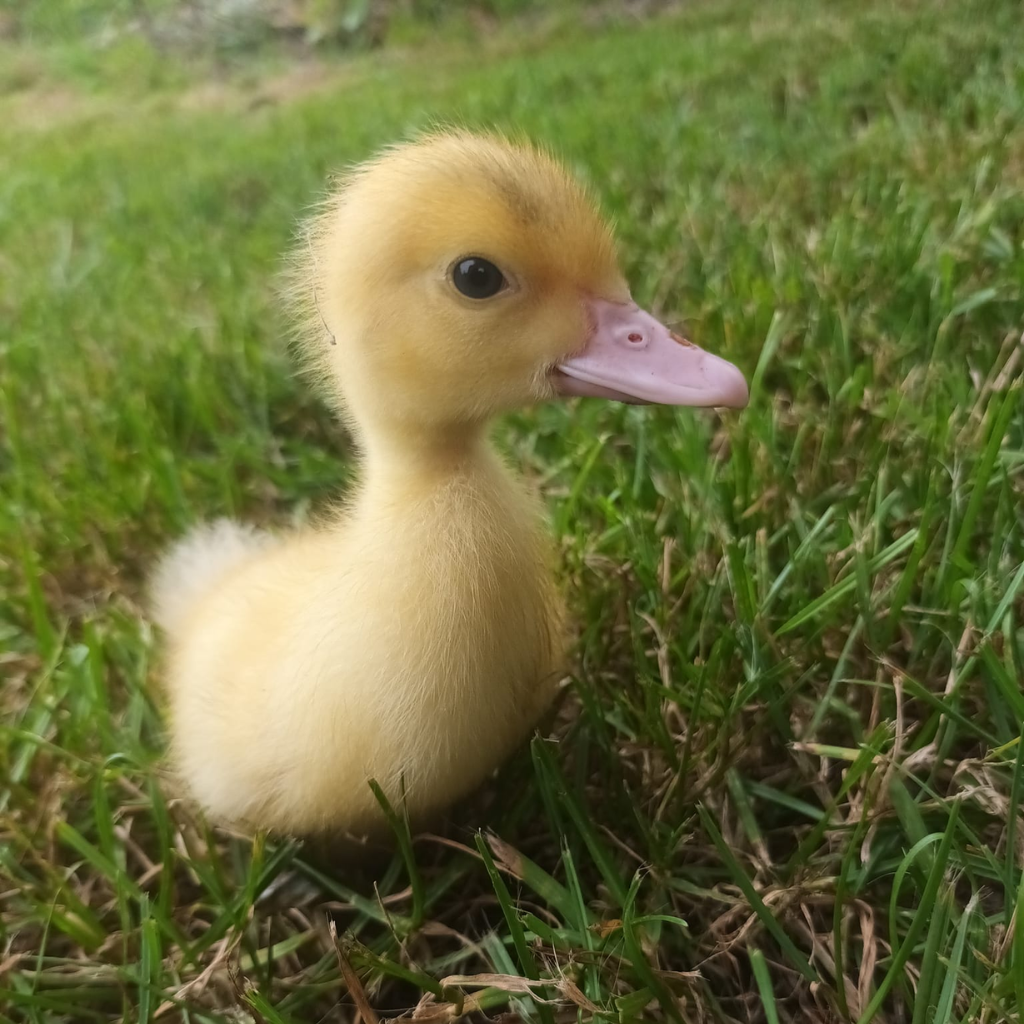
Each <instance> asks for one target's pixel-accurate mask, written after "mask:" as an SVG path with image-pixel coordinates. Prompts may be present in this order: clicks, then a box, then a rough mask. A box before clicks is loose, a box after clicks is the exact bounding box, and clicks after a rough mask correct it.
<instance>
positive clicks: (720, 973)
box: [0, 0, 1024, 1024]
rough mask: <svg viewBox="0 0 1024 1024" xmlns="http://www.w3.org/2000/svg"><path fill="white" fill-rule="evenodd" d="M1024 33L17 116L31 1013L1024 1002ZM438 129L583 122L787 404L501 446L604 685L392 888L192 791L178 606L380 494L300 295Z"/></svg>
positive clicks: (990, 20)
mask: <svg viewBox="0 0 1024 1024" xmlns="http://www.w3.org/2000/svg"><path fill="white" fill-rule="evenodd" d="M1018 38H1019V10H1018V8H1017V6H1016V4H1014V3H1010V2H1006V3H999V2H996V0H965V2H964V3H960V4H952V3H938V2H923V0H922V2H914V3H908V4H904V5H901V6H899V7H896V6H895V5H890V4H887V3H884V2H882V0H869V2H867V3H864V4H853V3H835V4H828V5H825V4H814V5H805V4H798V3H796V2H795V0H791V2H783V3H780V4H773V5H755V4H753V3H752V2H748V0H724V2H722V3H716V4H711V3H704V2H697V3H694V4H692V5H687V6H686V7H685V8H682V9H680V10H678V11H676V12H675V13H670V14H667V15H663V16H659V17H658V18H656V19H654V20H650V21H646V22H636V23H633V22H629V21H620V22H615V23H614V24H611V25H605V26H604V27H593V28H591V29H589V30H587V31H585V32H579V33H577V32H570V31H569V29H568V28H567V27H566V25H565V24H563V25H562V27H560V28H559V27H555V28H554V29H552V30H551V31H548V32H546V33H544V34H543V35H540V36H538V35H529V34H522V33H517V32H516V31H511V30H510V31H508V32H505V33H501V34H499V35H498V36H497V37H496V38H494V39H491V40H489V41H488V42H487V43H486V44H484V45H477V46H466V45H464V44H461V43H458V42H450V43H438V44H437V46H436V47H433V48H428V49H424V50H411V51H402V52H401V53H398V54H388V53H385V54H384V55H376V56H363V57H358V58H354V59H353V60H351V61H349V62H348V63H346V64H344V65H335V66H331V67H328V68H326V69H324V70H323V71H322V74H321V75H320V77H319V78H318V79H317V81H316V82H315V88H313V87H311V88H304V89H300V90H293V91H289V90H284V91H277V92H275V91H273V90H269V91H267V92H266V93H259V94H260V95H261V96H264V99H265V101H262V102H259V103H254V102H251V98H252V96H253V95H254V94H255V93H258V92H259V89H258V88H257V86H258V85H259V83H260V82H261V81H262V79H260V77H259V74H258V73H257V71H255V70H253V69H249V70H248V71H247V72H246V76H247V77H246V79H245V80H244V81H239V80H238V79H231V78H229V79H228V80H227V81H220V82H218V83H214V84H213V85H211V84H209V83H206V84H203V83H196V82H193V83H190V84H187V83H182V82H176V83H175V84H173V86H166V85H165V86H163V87H161V88H159V89H152V90H149V89H142V88H139V89H133V90H132V93H131V94H130V95H128V94H127V93H125V94H116V93H112V92H110V88H109V83H107V82H106V80H104V81H101V82H100V83H99V84H98V85H96V86H95V87H94V88H92V89H90V90H83V91H82V92H81V93H80V94H79V93H75V94H73V95H71V96H70V99H69V97H68V94H67V93H66V90H67V88H68V86H67V84H66V83H65V84H64V85H62V86H61V90H63V91H61V92H60V93H59V95H60V96H62V97H64V98H65V99H69V103H68V106H67V109H65V108H64V107H61V109H55V108H54V107H53V105H52V104H48V103H46V102H44V101H45V100H46V96H47V93H46V88H47V86H46V83H45V82H44V83H43V84H42V85H40V83H38V82H37V83H35V84H34V85H33V86H32V91H31V92H29V93H21V94H18V93H15V94H13V95H10V96H8V98H7V99H6V100H3V101H0V102H2V103H4V104H6V105H7V114H8V115H10V116H3V117H0V125H5V127H0V321H2V322H3V324H4V325H5V327H4V330H3V332H2V336H0V403H2V404H0V416H2V419H0V424H2V435H0V488H2V491H3V498H4V500H3V502H2V503H0V638H2V654H0V664H2V666H3V668H2V671H3V685H2V691H0V701H2V710H3V717H2V720H0V732H2V736H3V742H2V744H0V764H2V769H0V779H2V782H0V1007H3V1008H5V1009H0V1016H2V1014H3V1013H4V1012H6V1013H8V1014H10V1017H11V1019H14V1020H25V1021H35V1022H42V1021H52V1020H74V1021H90V1020H101V1021H102V1020H117V1019H126V1020H138V1021H142V1022H148V1021H152V1020H157V1019H163V1020H168V1019H182V1020H188V1021H196V1022H200V1021H201V1022H207V1021H210V1022H212V1021H228V1020H238V1019H240V1017H239V1015H240V1014H241V1015H242V1018H243V1019H251V1020H254V1021H266V1022H280V1021H288V1022H299V1021H320V1020H325V1019H331V1020H334V1019H338V1020H343V1019H354V1018H355V1015H356V1013H357V1009H358V1012H360V1013H361V1016H362V1019H363V1020H364V1021H371V1020H373V1018H374V1016H375V1015H378V1014H379V1015H380V1016H382V1017H383V1016H397V1015H399V1014H401V1013H403V1012H405V1013H407V1014H409V1013H411V1012H412V1008H413V1007H415V1006H417V1004H419V1006H420V1013H421V1017H420V1018H419V1019H423V1020H435V1021H440V1020H448V1019H452V1018H454V1017H455V1016H457V1015H458V1014H460V1013H464V1014H467V1015H469V1017H468V1019H477V1020H480V1019H485V1018H486V1019H505V1020H516V1019H524V1020H535V1021H542V1022H551V1021H563V1020H581V1021H586V1020H591V1019H593V1020H606V1021H623V1022H626V1021H641V1020H643V1021H659V1020H664V1021H686V1022H697V1021H701V1022H703V1021H708V1022H725V1021H767V1022H775V1021H848V1022H857V1024H867V1022H868V1021H876V1022H883V1021H884V1022H908V1024H932V1022H936V1024H948V1022H954V1021H957V1022H963V1024H968V1022H970V1024H973V1022H991V1024H996V1022H1004V1021H1005V1022H1012V1021H1018V1020H1020V1019H1021V1016H1020V1009H1019V1007H1020V1006H1021V1005H1024V928H1017V929H1016V930H1015V929H1014V921H1015V918H1016V919H1018V920H1019V915H1020V914H1021V913H1024V875H1022V870H1021V868H1022V864H1024V834H1022V832H1021V830H1020V828H1019V825H1020V822H1021V806H1022V801H1024V744H1022V743H1021V723H1022V720H1024V696H1022V688H1021V679H1022V678H1024V394H1022V373H1024V351H1022V344H1024V343H1022V330H1024V189H1022V186H1024V136H1022V134H1021V132H1020V128H1019V126H1020V125H1021V124H1022V123H1024V61H1022V58H1021V51H1020V47H1019V45H1017V40H1018ZM253 82H255V83H257V84H256V85H253ZM436 116H441V117H460V118H463V119H465V120H467V121H469V122H470V123H473V124H484V125H486V124H497V125H499V126H504V127H521V128H523V129H525V130H526V131H528V132H529V134H531V135H532V136H534V137H536V138H538V139H539V140H541V141H545V142H549V143H552V144H553V145H554V146H555V147H556V148H557V149H558V150H559V151H560V152H561V153H562V154H563V155H564V156H565V157H566V158H567V159H568V160H569V162H570V163H571V164H572V165H573V166H575V167H577V168H578V169H579V170H580V172H581V173H582V174H584V175H586V176H587V177H589V178H590V180H591V181H592V182H593V184H594V186H595V188H596V190H597V191H598V192H599V194H600V195H601V197H602V201H603V203H604V205H605V207H606V209H607V210H608V211H609V212H610V213H611V214H612V215H613V216H614V217H615V219H616V221H617V224H618V233H619V237H620V239H621V244H622V251H623V255H624V261H625V264H626V266H627V270H628V273H629V277H630V279H631V280H632V281H633V282H634V286H635V287H634V294H635V295H636V297H637V298H638V300H640V301H641V302H642V303H644V304H649V305H652V306H653V307H655V308H656V309H657V310H658V311H660V312H661V313H662V314H663V315H664V316H665V317H667V318H668V319H670V320H671V319H683V318H684V317H685V318H686V319H687V320H688V321H689V327H690V329H691V331H692V334H693V335H694V336H695V337H696V338H697V339H698V340H699V341H701V342H702V343H704V344H705V345H706V346H707V347H709V348H711V349H712V350H713V351H717V352H721V353H722V354H724V355H726V356H728V357H729V358H731V359H733V360H735V361H736V362H738V363H739V364H740V365H742V366H743V367H744V368H745V369H746V371H747V372H748V375H749V376H750V377H751V378H752V381H753V388H752V392H753V398H752V402H751V405H750V408H749V409H747V410H746V411H745V412H743V413H742V414H739V415H736V414H727V415H722V416H717V415H714V414H704V413H692V412H688V411H672V410H663V409H643V410H637V409H628V408H619V407H612V406H610V405H604V404H601V403H597V402H588V403H582V404H577V405H575V406H551V407H547V408H543V409H537V410H532V411H528V412H523V413H522V414H520V415H517V416H514V417H512V418H510V419H509V420H508V421H507V422H505V423H503V424H501V425H500V428H499V436H500V438H501V440H502V443H503V444H504V446H505V447H506V449H507V451H508V452H509V455H510V458H511V459H512V460H513V461H514V462H515V463H516V464H518V465H519V466H521V467H522V468H523V470H524V471H525V472H526V473H528V474H529V475H530V476H531V477H532V478H534V479H535V480H536V481H537V483H538V485H539V486H540V487H541V488H542V489H543V491H544V494H545V495H546V498H547V501H548V503H549V507H550V510H551V517H552V522H553V524H554V528H555V529H556V531H557V534H558V536H559V538H560V541H561V551H562V573H563V576H564V581H565V585H566V587H567V590H568V592H569V593H570V595H571V599H572V603H573V609H574V614H575V619H576V623H577V633H578V642H577V645H576V649H575V651H576V653H575V660H574V665H575V668H574V672H573V676H572V678H571V680H570V681H569V682H568V684H567V688H566V694H565V697H564V700H563V702H562V703H561V705H560V710H559V714H558V715H557V717H556V719H555V720H554V722H552V723H551V724H550V726H549V727H547V728H546V730H545V731H544V732H543V734H540V735H538V736H537V737H536V738H535V739H534V740H533V742H532V743H531V745H530V746H529V747H528V748H527V749H524V750H523V751H521V752H520V753H519V754H518V755H517V756H516V757H514V758H513V759H512V761H511V762H510V763H509V764H508V766H507V767H506V768H505V769H504V770H503V771H502V772H501V773H500V775H499V776H498V778H497V779H496V780H495V781H494V782H493V784H490V785H488V786H487V787H486V788H485V790H484V792H482V793H481V794H479V795H478V796H477V797H475V798H474V799H473V800H472V801H471V802H469V803H468V804H467V805H466V806H464V807H462V808H459V809H458V810H457V811H456V813H455V814H454V816H453V822H452V823H451V825H450V827H449V828H448V830H447V832H446V834H445V835H444V836H441V837H431V836H408V835H404V834H403V836H402V841H401V842H400V843H399V844H398V846H397V849H396V853H395V855H394V857H393V859H391V860H390V861H388V862H386V863H380V864H378V865H375V866H371V867H367V868H365V869H363V870H361V871H358V872H352V871H345V870H342V869H341V868H339V867H338V866H337V865H335V864H332V863H331V861H330V858H329V857H326V858H325V857H324V856H322V855H320V853H318V851H315V850H310V849H308V848H304V847H303V846H302V845H300V844H299V843H296V842H290V841H284V840H279V839H271V838H266V837H257V838H256V839H255V840H254V841H251V840H249V839H246V838H245V837H240V836H236V835H232V834H229V833H227V832H224V831H222V830H219V829H216V828H212V827H210V826H209V825H207V824H206V823H205V822H204V821H203V820H202V818H201V817H199V816H198V815H197V814H196V813H195V812H194V810H193V809H192V808H191V807H189V806H188V804H187V803H185V802H182V801H181V800H180V799H178V798H176V797H175V796H174V794H173V791H172V789H170V788H169V787H168V786H167V784H166V779H165V776H164V771H163V769H162V766H161V754H162V750H163V745H164V736H163V731H162V722H161V710H160V698H159V687H158V679H159V645H158V643H157V641H156V640H155V638H154V636H153V632H152V630H151V627H150V626H149V624H148V622H147V620H146V616H145V612H144V609H143V606H142V603H141V597H140V595H141V594H142V592H143V584H144V578H145V574H146V572H147V570H148V568H149V566H151V564H152V561H153V559H154V557H155V555H156V553H157V552H158V551H159V550H160V548H161V547H162V546H163V545H165V544H166V543H167V542H168V541H169V540H170V539H171V538H172V537H175V536H177V535H179V534H180V533H181V532H182V531H184V530H185V529H186V528H187V527H188V525H189V524H190V523H192V522H195V521H197V520H200V519H205V518H210V517H214V516H217V515H223V514H230V515H238V516H242V517H244V518H246V519H249V520H254V521H260V522H270V523H276V524H282V523H287V522H289V521H292V520H295V519H301V518H303V517H305V516H306V515H308V514H309V510H310V509H311V508H314V507H316V506H317V505H318V504H320V503H321V502H323V501H326V500H328V499H329V498H330V496H331V495H333V494H335V493H336V492H337V491H338V490H339V489H341V488H343V487H344V486H345V485H346V484H347V483H348V481H349V479H350V469H349V463H348V461H347V451H348V449H347V444H346V439H345V437H344V435H343V432H342V430H341V428H340V427H339V426H338V425H337V424H336V423H335V421H334V420H333V418H332V416H331V413H330V411H329V410H327V409H325V408H323V407H322V406H321V405H319V404H318V403H317V401H316V400H315V399H314V398H313V397H311V396H310V394H309V393H308V392H307V390H306V389H305V388H304V387H303V386H302V385H301V383H300V382H298V381H297V380H296V379H295V377H294V375H293V371H292V368H291V364H290V362H289V361H288V358H287V355H286V353H285V352H284V351H283V348H282V347H281V346H280V344H279V342H278V339H279V338H280V336H281V334H282V330H281V324H280V321H279V319H278V318H277V317H276V314H275V303H274V296H273V284H272V282H273V278H274V275H275V273H276V271H277V269H278V266H279V263H278V259H279V255H280V253H281V252H282V251H283V250H284V249H285V248H286V246H287V244H288V242H289V238H290V232H291V230H292V228H293V225H294V223H295V221H296V219H297V217H298V216H299V215H300V213H301V212H302V211H303V210H304V209H305V208H306V207H307V205H308V204H309V203H310V202H311V200H312V199H313V198H314V197H315V195H316V194H317V192H318V190H319V189H320V187H321V186H322V183H323V181H324V179H325V177H326V175H327V173H328V172H329V171H330V169H331V168H334V167H337V166H340V165H343V164H344V163H346V162H347V161H349V160H353V159H358V158H360V157H363V156H364V155H366V154H367V153H369V152H370V151H371V150H372V149H374V148H375V147H376V146H377V145H379V144H381V143H383V142H385V141H388V140H391V139H393V138H394V137H396V136H400V135H403V134H406V133H407V132H408V131H410V130H411V129H413V128H415V127H416V126H418V125H422V124H424V123H426V122H427V121H428V120H429V119H431V118H433V117H436ZM399 831H400V833H401V832H402V828H401V825H399ZM502 1015H505V1016H504V1017H503V1016H502Z"/></svg>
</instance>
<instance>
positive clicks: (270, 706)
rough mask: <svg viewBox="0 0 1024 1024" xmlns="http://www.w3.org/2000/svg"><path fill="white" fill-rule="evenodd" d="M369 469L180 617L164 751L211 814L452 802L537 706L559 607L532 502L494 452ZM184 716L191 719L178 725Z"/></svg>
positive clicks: (547, 689)
mask: <svg viewBox="0 0 1024 1024" xmlns="http://www.w3.org/2000/svg"><path fill="white" fill-rule="evenodd" d="M418 463H419V460H417V462H414V463H413V464H410V465H408V466H407V467H403V468H399V467H398V466H389V467H387V469H385V470H382V471H381V473H380V475H376V474H375V473H374V471H373V469H372V467H370V468H369V473H368V479H367V481H366V483H365V486H364V487H363V489H362V491H361V493H360V494H359V495H358V497H357V499H356V501H355V503H354V505H353V506H352V508H351V510H350V511H349V512H348V513H347V514H345V515H344V516H343V517H342V518H341V519H339V520H338V521H337V522H336V523H334V524H333V525H332V526H331V527H329V528H327V529H324V530H320V531H316V532H314V531H309V532H305V533H300V534H296V535H293V536H292V537H289V538H287V539H286V540H277V541H271V542H270V543H269V544H262V545H261V546H260V547H259V548H258V549H257V550H256V551H254V552H253V553H252V554H251V555H250V556H249V557H247V558H245V559H244V560H242V561H241V562H240V564H237V565H235V566H233V567H232V568H230V569H229V570H228V571H227V572H225V573H224V575H223V576H222V577H221V579H219V580H218V581H217V582H216V583H215V585H214V586H213V587H212V588H210V589H209V590H208V591H207V592H206V593H205V594H204V595H203V596H202V597H201V598H200V599H199V600H198V601H197V602H196V603H195V604H194V605H193V606H192V607H191V608H190V609H189V611H188V613H187V616H186V618H185V619H184V620H182V621H180V622H179V623H177V628H178V630H180V631H181V632H182V633H183V634H184V636H185V637H186V638H187V640H186V642H185V643H183V644H181V645H180V646H179V647H178V649H177V651H176V652H174V655H173V656H172V672H171V676H170V692H171V698H172V706H173V713H174V719H175V721H176V723H177V724H178V728H177V729H176V730H175V733H174V754H175V757H176V760H177V762H178V765H179V766H180V769H181V771H182V772H183V774H184V775H185V777H186V778H188V779H190V780H191V782H192V785H193V788H194V789H195V790H196V791H197V792H199V793H201V794H202V796H203V802H204V803H205V804H206V806H207V808H208V809H209V810H210V811H211V812H212V813H213V814H214V815H215V816H217V817H220V818H226V819H229V820H241V821H244V822H247V823H252V824H257V825H260V824H267V825H272V826H273V827H275V828H277V829H279V830H284V831H289V832H299V833H308V832H317V831H321V830H323V829H326V828H329V827H331V826H332V825H334V824H336V823H337V822H339V821H341V822H344V824H345V827H346V828H348V829H350V830H353V831H361V830H368V829H372V827H373V826H374V825H375V824H377V822H378V821H379V817H380V808H379V806H378V804H377V802H376V800H375V798H374V796H373V793H372V791H371V790H370V788H369V786H368V785H367V784H366V781H367V780H368V779H371V778H372V779H376V780H377V781H378V782H379V783H380V785H381V786H382V787H383V789H384V792H385V793H387V794H388V795H389V797H390V798H391V799H392V800H393V801H395V802H396V804H397V803H399V802H400V801H401V800H402V799H403V797H404V799H406V800H408V801H409V802H410V804H411V805H412V807H414V808H415V812H416V815H417V816H423V815H428V814H430V813H432V812H434V811H435V810H437V809H439V808H441V807H443V806H445V805H447V804H449V803H451V802H452V801H454V800H456V799H458V798H459V797H460V796H462V795H463V794H464V793H465V792H467V790H468V789H470V788H471V787H472V786H473V785H474V784H475V783H477V782H479V780H480V779H482V778H483V777H485V776H486V775H487V774H488V772H490V771H491V770H492V769H493V768H494V767H495V766H496V765H497V764H499V763H500V762H501V760H503V758H504V757H505V756H506V755H507V754H508V753H509V751H510V749H511V748H512V747H514V746H515V744H516V743H518V742H519V741H520V740H522V739H523V737H524V735H525V734H526V732H527V731H528V730H529V728H530V727H531V726H532V725H533V723H534V722H535V721H536V720H537V718H538V716H539V715H540V714H541V713H542V712H543V710H544V709H545V708H546V707H547V705H548V704H549V703H550V701H551V699H552V697H553V696H554V693H555V687H556V685H557V682H558V678H559V675H558V674H559V669H560V663H561V658H562V653H563V643H562V628H561V623H562V607H561V603H560V600H559V597H558V594H557V591H556V589H555V587H554V585H553V582H552V576H551V569H552V559H551V553H550V551H549V545H548V542H547V539H546V537H545V533H544V530H543V528H542V520H541V517H540V510H539V507H538V505H537V502H536V501H535V500H534V499H533V498H532V497H531V496H530V495H529V494H528V493H527V492H526V491H525V489H524V488H523V486H522V485H521V484H520V483H519V482H518V481H516V480H515V479H514V478H513V477H512V476H511V474H510V473H509V472H508V470H507V469H506V468H505V467H504V466H503V465H502V463H501V461H500V460H499V458H498V457H497V456H496V455H495V453H494V452H493V451H492V450H491V449H490V447H489V446H488V445H487V444H486V443H485V442H483V441H482V440H480V439H478V440H477V442H476V443H475V444H474V445H472V446H471V447H470V449H469V450H466V451H463V452H460V453H458V454H457V455H455V454H451V453H448V454H446V455H441V456H439V457H438V458H437V462H436V463H433V462H428V463H427V464H426V465H423V464H418ZM186 723H187V728H182V725H184V724H186Z"/></svg>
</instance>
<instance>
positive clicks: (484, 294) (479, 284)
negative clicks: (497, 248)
mask: <svg viewBox="0 0 1024 1024" xmlns="http://www.w3.org/2000/svg"><path fill="white" fill-rule="evenodd" d="M452 283H453V284H454V285H455V287H456V288H458V290H459V291H460V292H462V294H463V295H465V296H466V298H467V299H489V298H491V297H492V296H494V295H497V294H498V292H500V291H501V290H502V288H504V287H505V275H504V274H502V272H501V271H500V270H499V269H498V268H497V267H496V266H495V265H494V264H493V263H491V261H490V260H485V259H484V258H483V257H482V256H467V257H466V258H465V259H463V260H459V261H458V263H456V264H455V266H454V267H452Z"/></svg>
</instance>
